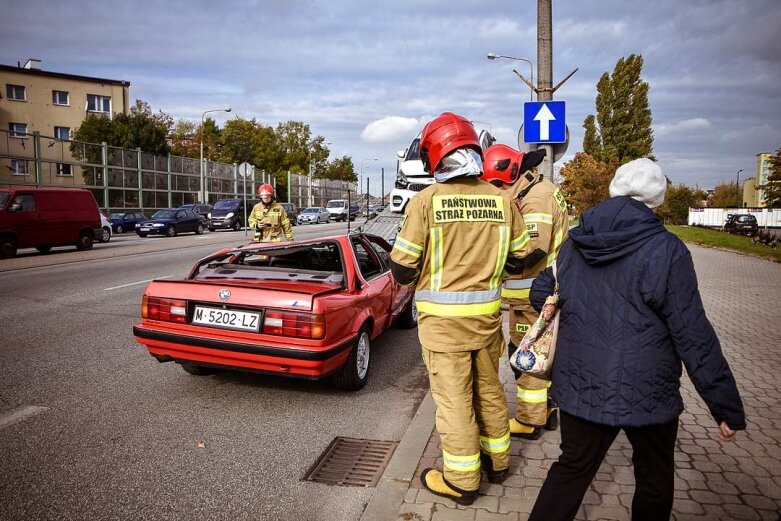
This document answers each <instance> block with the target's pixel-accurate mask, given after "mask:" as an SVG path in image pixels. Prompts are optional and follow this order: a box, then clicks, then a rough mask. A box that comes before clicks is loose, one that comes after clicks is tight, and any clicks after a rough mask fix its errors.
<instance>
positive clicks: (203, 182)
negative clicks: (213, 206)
mask: <svg viewBox="0 0 781 521" xmlns="http://www.w3.org/2000/svg"><path fill="white" fill-rule="evenodd" d="M230 111H231V108H230V107H228V108H227V109H211V110H204V111H203V114H201V160H200V162H199V164H200V165H201V189H200V192H201V194H200V197H201V202H202V203H204V204H205V203H206V180H205V179H204V177H203V118H204V116H206V114H208V113H209V112H230Z"/></svg>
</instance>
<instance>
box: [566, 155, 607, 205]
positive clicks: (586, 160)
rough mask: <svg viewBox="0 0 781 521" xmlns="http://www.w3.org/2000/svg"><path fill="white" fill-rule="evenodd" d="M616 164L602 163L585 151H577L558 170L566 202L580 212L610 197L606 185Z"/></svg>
mask: <svg viewBox="0 0 781 521" xmlns="http://www.w3.org/2000/svg"><path fill="white" fill-rule="evenodd" d="M617 167H618V165H617V164H616V162H615V161H613V162H611V163H603V162H602V161H598V160H597V159H594V158H593V157H591V156H590V155H588V154H587V153H585V152H578V153H577V154H575V157H574V158H573V159H572V160H571V161H568V162H567V163H566V164H565V165H564V166H563V167H562V168H561V171H560V174H561V176H562V177H563V178H564V182H563V183H562V184H561V189H562V191H563V192H564V196H565V198H566V199H567V202H568V203H569V204H570V205H572V206H573V207H574V209H575V213H577V214H580V213H581V212H583V211H584V210H587V209H588V208H591V207H592V206H594V205H596V204H597V203H600V202H601V201H604V200H605V199H607V198H608V197H610V193H609V191H608V187H609V186H610V180H611V179H613V174H615V172H616V168H617Z"/></svg>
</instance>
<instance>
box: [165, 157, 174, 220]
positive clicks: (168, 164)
mask: <svg viewBox="0 0 781 521" xmlns="http://www.w3.org/2000/svg"><path fill="white" fill-rule="evenodd" d="M166 169H167V170H168V208H171V207H172V206H173V205H174V202H173V193H172V192H171V153H170V152H169V153H168V161H167V164H166Z"/></svg>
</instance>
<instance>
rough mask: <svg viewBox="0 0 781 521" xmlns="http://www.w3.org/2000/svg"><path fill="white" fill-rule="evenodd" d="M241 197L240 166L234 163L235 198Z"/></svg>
mask: <svg viewBox="0 0 781 521" xmlns="http://www.w3.org/2000/svg"><path fill="white" fill-rule="evenodd" d="M238 196H239V165H238V164H236V163H233V197H238Z"/></svg>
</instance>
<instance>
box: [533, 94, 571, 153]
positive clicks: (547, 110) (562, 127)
mask: <svg viewBox="0 0 781 521" xmlns="http://www.w3.org/2000/svg"><path fill="white" fill-rule="evenodd" d="M565 108H566V107H565V102H564V101H527V102H526V103H524V104H523V140H524V141H525V142H526V143H564V142H565V141H566V140H567V122H566V121H565V118H564V114H565Z"/></svg>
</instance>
